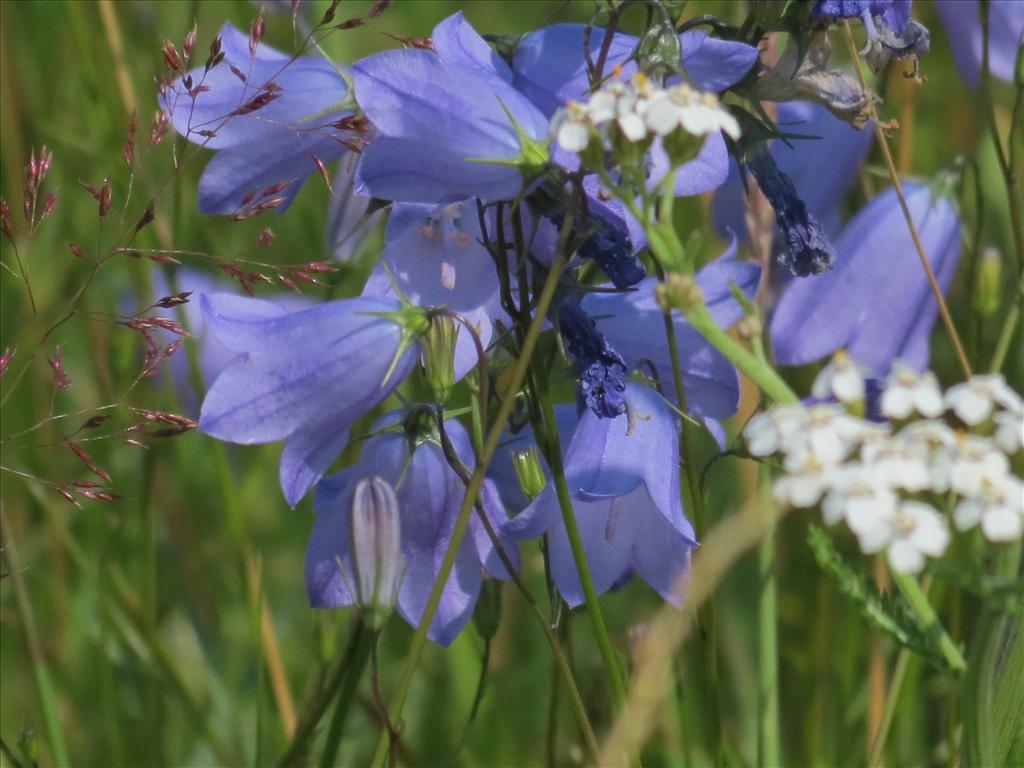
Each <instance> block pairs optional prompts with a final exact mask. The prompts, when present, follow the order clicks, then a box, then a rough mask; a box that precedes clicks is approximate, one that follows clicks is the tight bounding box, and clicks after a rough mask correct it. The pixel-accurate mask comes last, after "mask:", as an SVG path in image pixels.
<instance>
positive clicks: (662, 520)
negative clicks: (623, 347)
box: [505, 384, 696, 606]
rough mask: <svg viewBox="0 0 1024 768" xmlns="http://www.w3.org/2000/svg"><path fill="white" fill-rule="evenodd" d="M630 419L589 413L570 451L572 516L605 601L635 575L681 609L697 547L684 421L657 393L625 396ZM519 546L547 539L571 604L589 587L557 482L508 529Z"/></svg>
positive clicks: (637, 391)
mask: <svg viewBox="0 0 1024 768" xmlns="http://www.w3.org/2000/svg"><path fill="white" fill-rule="evenodd" d="M625 399H626V412H625V413H623V414H621V415H619V416H616V417H614V418H602V417H600V416H598V415H597V414H595V413H594V412H592V411H589V410H587V411H584V412H583V415H582V416H581V417H580V420H579V423H578V424H577V426H576V429H575V432H574V434H573V437H572V440H571V442H570V443H569V446H568V448H567V449H566V452H565V474H566V479H567V481H568V484H569V489H570V491H571V495H572V503H573V513H574V514H575V516H576V521H577V524H578V526H579V529H580V534H581V536H582V539H583V547H584V550H585V552H586V556H587V562H588V564H589V566H590V571H591V576H592V577H593V580H594V587H595V589H596V590H597V592H598V593H603V592H607V591H608V590H609V589H612V588H613V587H615V586H617V585H618V584H620V583H621V582H622V581H623V580H624V579H626V578H628V577H629V575H630V574H631V573H634V572H635V573H638V574H639V575H640V577H641V578H642V579H643V580H644V581H646V582H647V583H648V584H649V585H650V586H651V587H653V588H654V589H655V590H657V592H658V593H659V594H661V595H662V596H663V597H664V598H665V599H666V600H668V601H670V602H672V603H674V604H676V605H679V603H680V600H681V591H682V590H681V589H680V586H681V585H680V580H681V579H683V578H685V574H686V572H687V570H688V568H689V564H690V551H691V550H692V549H693V548H694V547H695V546H696V539H695V536H694V531H693V527H692V526H691V525H690V522H689V521H688V520H687V519H686V516H685V514H684V511H683V505H682V502H681V501H680V497H679V472H678V471H677V468H678V465H679V439H678V433H677V431H676V430H677V427H676V419H675V417H674V416H673V414H672V412H671V410H669V408H668V406H667V405H666V404H665V402H664V400H662V398H661V397H660V396H659V395H658V394H657V393H656V392H654V390H652V389H650V388H648V387H645V386H643V385H640V384H629V385H627V388H626V398H625ZM505 530H506V532H507V533H508V534H509V535H510V536H512V537H514V538H517V539H521V540H529V539H535V538H537V537H538V536H541V535H543V534H545V533H546V534H548V537H549V538H548V542H549V547H550V549H549V557H550V562H551V570H552V574H553V577H554V580H555V585H556V586H557V587H558V591H559V593H560V594H561V595H562V597H563V598H564V599H565V601H566V602H567V603H568V604H569V605H570V606H577V605H579V604H581V603H582V602H583V588H582V586H581V584H580V579H579V573H578V571H577V570H576V563H575V561H574V560H573V555H572V550H571V548H570V545H569V538H568V534H567V533H566V530H565V525H564V523H563V518H562V513H561V510H560V508H559V503H558V498H557V495H556V493H555V488H554V485H553V484H552V483H548V485H547V486H546V487H545V489H544V491H543V492H542V493H541V495H540V496H538V497H537V499H536V500H535V501H534V502H533V503H532V504H530V505H529V506H528V507H527V508H526V510H525V511H523V512H522V513H521V514H520V515H518V516H516V517H515V518H513V519H512V520H510V521H509V522H508V523H507V524H506V526H505Z"/></svg>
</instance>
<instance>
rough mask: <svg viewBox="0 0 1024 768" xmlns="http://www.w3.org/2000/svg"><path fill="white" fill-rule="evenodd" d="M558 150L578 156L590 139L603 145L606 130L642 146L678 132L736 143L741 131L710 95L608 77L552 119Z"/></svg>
mask: <svg viewBox="0 0 1024 768" xmlns="http://www.w3.org/2000/svg"><path fill="white" fill-rule="evenodd" d="M552 129H553V131H554V135H555V141H556V142H558V146H559V147H561V148H562V149H564V150H565V151H567V152H582V151H583V150H585V149H586V148H587V146H589V144H590V142H591V140H592V139H594V138H600V139H601V140H602V141H603V139H604V138H606V137H607V135H608V131H609V130H615V131H618V132H619V133H620V134H621V135H622V136H623V137H624V138H625V139H626V140H627V141H630V142H634V143H636V142H642V141H646V140H648V139H649V138H651V137H653V136H660V137H665V136H668V135H669V134H671V133H673V132H675V131H676V130H679V129H682V130H683V131H685V132H687V133H690V134H692V135H694V136H703V135H705V134H708V133H714V132H717V131H725V132H726V133H727V134H728V135H729V136H731V137H732V138H734V139H736V138H739V135H740V126H739V123H738V122H736V118H735V117H733V116H732V114H731V113H730V112H729V110H727V109H725V107H723V106H722V105H721V103H720V102H719V101H718V97H717V96H715V95H714V94H713V93H706V92H704V91H700V90H697V89H696V88H693V87H691V86H689V85H687V84H686V83H679V84H677V85H672V86H669V87H668V88H662V87H659V86H656V85H655V84H654V83H652V82H651V80H650V79H648V78H647V77H646V76H644V75H643V74H642V73H637V74H635V75H633V77H632V78H630V79H629V80H628V81H625V82H623V81H622V80H619V79H618V77H613V78H611V79H610V80H609V81H608V82H606V83H605V84H604V85H602V86H601V88H600V89H598V90H597V91H596V92H595V93H594V94H593V95H592V96H591V97H590V100H589V101H586V102H580V101H570V102H569V103H568V104H567V105H566V107H565V108H564V109H561V110H559V111H558V113H557V114H556V115H555V117H554V119H553V120H552Z"/></svg>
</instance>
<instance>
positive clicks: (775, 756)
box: [757, 464, 781, 766]
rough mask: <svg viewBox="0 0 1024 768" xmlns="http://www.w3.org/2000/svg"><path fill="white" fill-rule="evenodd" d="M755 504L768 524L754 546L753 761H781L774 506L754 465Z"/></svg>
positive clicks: (767, 480) (764, 472)
mask: <svg viewBox="0 0 1024 768" xmlns="http://www.w3.org/2000/svg"><path fill="white" fill-rule="evenodd" d="M757 500H758V506H759V507H760V508H761V509H762V510H763V511H764V513H765V519H766V520H767V521H768V523H767V525H768V527H767V528H766V530H765V536H764V538H763V539H762V540H761V545H760V547H759V548H758V553H757V560H758V569H759V571H760V577H761V578H760V592H759V594H758V644H757V648H758V668H759V674H758V703H759V705H760V717H759V719H758V731H757V764H758V765H762V766H776V765H781V757H780V751H779V655H778V640H779V638H778V626H777V623H776V588H775V509H774V505H773V499H772V490H771V472H770V470H769V469H768V468H767V466H765V465H764V464H762V465H760V466H759V467H758V475H757Z"/></svg>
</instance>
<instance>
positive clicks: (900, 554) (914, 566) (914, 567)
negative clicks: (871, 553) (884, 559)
mask: <svg viewBox="0 0 1024 768" xmlns="http://www.w3.org/2000/svg"><path fill="white" fill-rule="evenodd" d="M887 555H888V557H889V565H891V566H892V569H893V570H894V571H896V573H920V572H921V569H922V568H924V555H922V554H921V553H920V552H918V551H917V550H916V549H914V547H913V546H911V545H910V544H909V543H908V542H906V541H903V540H900V541H894V542H893V543H892V546H891V547H889V551H888V552H887Z"/></svg>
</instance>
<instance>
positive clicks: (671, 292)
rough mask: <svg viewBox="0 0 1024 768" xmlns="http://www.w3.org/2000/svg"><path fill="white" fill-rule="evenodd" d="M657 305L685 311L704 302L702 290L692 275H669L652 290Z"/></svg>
mask: <svg viewBox="0 0 1024 768" xmlns="http://www.w3.org/2000/svg"><path fill="white" fill-rule="evenodd" d="M654 295H655V298H656V299H657V300H658V306H659V307H661V308H662V309H678V310H680V311H681V312H687V311H688V310H691V309H693V308H694V307H697V306H700V305H701V304H703V303H704V291H702V290H701V288H700V286H699V285H697V281H696V280H694V279H693V276H692V275H680V274H671V275H669V276H668V277H667V278H666V280H665V282H664V283H661V284H660V285H659V286H658V287H657V288H656V289H655V292H654Z"/></svg>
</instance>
